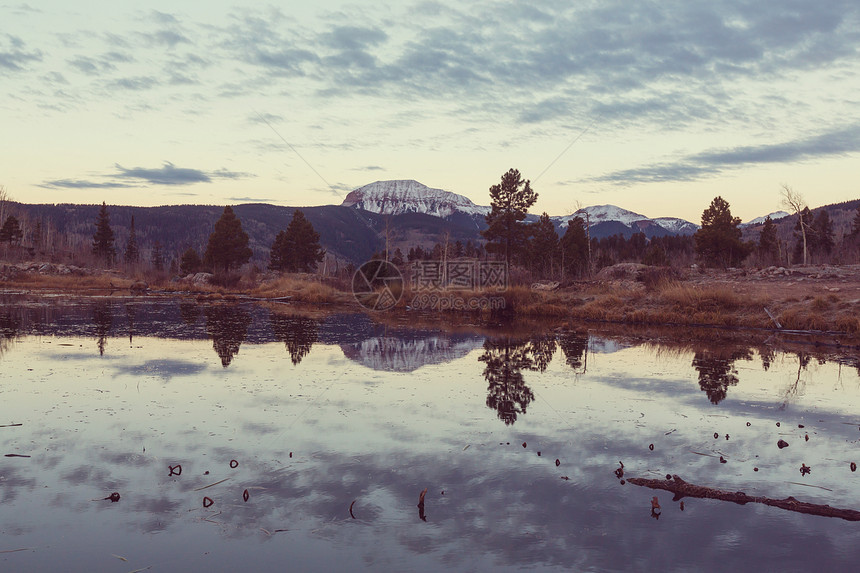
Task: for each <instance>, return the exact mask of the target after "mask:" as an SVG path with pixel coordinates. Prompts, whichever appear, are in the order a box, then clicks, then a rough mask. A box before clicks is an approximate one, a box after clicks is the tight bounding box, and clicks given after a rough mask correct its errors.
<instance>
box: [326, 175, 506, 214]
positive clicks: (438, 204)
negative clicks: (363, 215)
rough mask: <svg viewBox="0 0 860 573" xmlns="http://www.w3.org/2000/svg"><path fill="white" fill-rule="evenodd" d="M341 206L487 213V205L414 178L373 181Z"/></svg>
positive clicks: (373, 210) (374, 210)
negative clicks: (427, 184)
mask: <svg viewBox="0 0 860 573" xmlns="http://www.w3.org/2000/svg"><path fill="white" fill-rule="evenodd" d="M341 206H342V207H352V208H354V209H363V210H365V211H370V212H371V213H379V214H382V215H402V214H404V213H424V214H425V215H432V216H434V217H441V218H443V219H444V218H447V217H451V216H452V215H454V214H456V213H462V214H466V215H471V216H481V217H483V216H484V215H486V214H487V213H489V212H490V208H489V207H481V206H480V205H475V204H474V203H473V202H472V201H471V200H470V199H469V198H468V197H464V196H463V195H458V194H456V193H451V192H450V191H444V190H442V189H433V188H431V187H427V186H426V185H423V184H421V183H419V182H418V181H415V180H414V179H396V180H393V181H375V182H373V183H370V184H368V185H365V186H364V187H359V188H358V189H356V190H354V191H352V192H351V193H350V194H349V195H347V196H346V199H344V200H343V203H341Z"/></svg>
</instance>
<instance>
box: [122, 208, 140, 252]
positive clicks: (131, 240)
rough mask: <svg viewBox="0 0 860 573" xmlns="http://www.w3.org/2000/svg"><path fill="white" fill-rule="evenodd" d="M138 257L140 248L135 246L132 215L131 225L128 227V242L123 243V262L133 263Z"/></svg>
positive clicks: (135, 239)
mask: <svg viewBox="0 0 860 573" xmlns="http://www.w3.org/2000/svg"><path fill="white" fill-rule="evenodd" d="M138 259H140V249H139V248H138V246H137V237H136V236H135V233H134V215H132V216H131V225H130V226H129V228H128V243H126V245H125V262H126V263H128V264H134V263H136V262H137V261H138Z"/></svg>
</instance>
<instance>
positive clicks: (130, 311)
mask: <svg viewBox="0 0 860 573" xmlns="http://www.w3.org/2000/svg"><path fill="white" fill-rule="evenodd" d="M136 314H137V307H135V306H134V305H133V304H131V303H127V304H126V305H125V316H126V318H127V319H128V343H129V344H134V318H135V316H136Z"/></svg>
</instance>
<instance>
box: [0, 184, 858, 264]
mask: <svg viewBox="0 0 860 573" xmlns="http://www.w3.org/2000/svg"><path fill="white" fill-rule="evenodd" d="M858 204H860V199H858V200H854V201H848V202H845V203H840V204H837V205H826V206H823V207H819V208H818V209H815V210H814V212H817V211H818V210H819V209H827V210H828V213H830V216H831V220H832V221H833V223H834V229H835V230H836V233H837V239H838V238H839V237H840V236H841V233H842V232H845V231H844V230H845V229H848V228H850V225H851V222H852V221H853V217H854V211H855V210H856V208H857V205H858ZM9 205H10V207H11V208H13V209H14V210H15V211H18V212H20V213H22V214H25V215H26V216H27V217H28V218H29V220H30V221H31V222H32V223H33V224H34V222H35V221H37V220H42V221H43V222H44V224H45V225H46V226H50V228H51V232H52V233H55V234H54V235H53V236H52V237H51V238H50V240H51V242H52V244H54V245H55V246H56V248H58V249H61V250H68V251H71V252H75V251H77V252H86V251H88V250H89V245H90V244H91V242H92V236H93V232H94V230H95V226H94V225H95V220H96V215H97V213H98V210H99V207H100V206H99V205H76V204H57V205H28V204H21V203H9ZM108 208H109V213H110V221H111V227H112V228H113V230H114V234H115V236H116V246H117V251H118V252H120V253H122V252H123V251H124V250H125V245H126V241H127V240H128V235H129V226H130V223H131V218H132V216H134V219H135V230H136V236H137V241H138V244H139V246H140V248H141V255H142V257H143V258H144V259H147V258H148V257H149V253H150V250H151V249H152V247H153V245H154V244H155V241H160V242H161V244H162V248H163V252H164V253H165V255H166V257H167V259H168V260H169V259H170V258H178V257H179V256H180V254H181V253H182V252H183V251H184V250H185V249H187V248H188V247H193V248H195V249H197V250H198V252H200V253H201V255H202V253H203V251H204V250H205V248H206V243H207V241H208V238H209V234H210V233H211V232H212V229H213V226H214V224H215V221H217V220H218V218H219V217H220V216H221V213H222V211H223V206H216V205H169V206H162V207H129V206H114V205H109V206H108ZM233 210H234V212H235V213H236V215H237V216H238V217H239V219H240V220H241V221H242V227H243V228H244V230H245V231H246V232H247V233H248V235H249V237H250V246H251V249H252V250H253V253H254V255H253V259H252V261H253V262H254V263H255V264H257V265H258V266H259V267H260V268H266V266H267V264H268V259H269V250H270V248H271V245H272V242H273V241H274V239H275V235H276V234H277V233H278V231H280V230H282V229H285V228H286V227H287V225H288V224H289V222H290V220H291V219H292V216H293V212H294V211H295V210H296V207H281V206H277V205H269V204H264V203H248V204H243V205H235V206H234V207H233ZM301 210H302V211H303V212H304V213H305V216H306V217H307V219H308V220H309V221H310V222H311V224H312V225H313V226H314V228H315V229H316V231H317V232H318V233H319V234H320V242H321V243H322V246H323V248H325V249H326V251H327V252H328V254H329V255H330V258H331V259H332V261H331V262H334V261H339V262H343V263H346V262H352V263H355V264H360V263H362V262H364V261H366V260H368V259H369V258H370V257H371V256H372V255H373V254H374V253H375V252H381V251H382V250H384V249H385V248H386V245H387V246H388V248H389V250H390V251H392V252H393V251H394V250H395V249H397V248H400V249H401V251H402V252H403V253H404V254H406V253H407V252H408V249H409V248H410V247H412V246H416V245H420V246H422V247H424V248H432V246H433V245H434V244H435V243H444V242H445V241H448V242H450V243H454V242H456V241H460V242H462V243H464V244H465V243H466V242H468V241H472V242H473V243H475V244H478V243H482V242H483V239H482V238H481V235H480V231H481V230H483V229H486V227H487V224H486V221H485V219H484V215H485V214H486V213H487V212H489V210H490V208H489V207H487V206H481V205H476V204H475V203H473V202H472V201H470V200H469V199H468V198H466V197H464V196H462V195H457V194H456V193H451V192H449V191H444V190H441V189H433V188H430V187H427V186H426V185H423V184H421V183H419V182H417V181H414V180H393V181H376V182H374V183H371V184H368V185H365V186H363V187H359V188H358V189H356V190H354V191H352V192H351V193H349V195H347V197H346V199H345V200H344V202H343V203H342V204H341V205H322V206H317V207H301ZM778 214H779V213H773V214H771V217H772V218H775V217H776V216H777V215H778ZM575 216H580V217H582V218H583V219H584V220H585V219H587V221H588V223H589V224H590V229H589V231H590V235H591V237H593V238H603V237H608V236H611V235H616V234H618V235H623V236H624V237H627V238H629V237H630V236H631V235H633V234H634V233H640V232H641V233H644V234H645V235H646V236H647V237H649V238H650V237H661V236H667V235H691V234H693V233H695V232H696V230H697V229H698V228H699V226H698V225H696V224H695V223H691V222H690V221H685V220H684V219H678V218H675V217H658V218H654V219H651V218H648V217H645V216H644V215H641V214H639V213H635V212H632V211H628V210H626V209H623V208H621V207H617V206H615V205H594V206H590V207H585V208H583V209H580V210H579V211H577V212H576V213H574V214H572V215H565V216H555V217H551V220H552V221H553V223H554V225H555V226H556V230H557V231H558V232H559V234H560V235H562V234H563V233H564V232H565V230H566V227H567V224H568V222H569V221H570V220H571V219H572V218H573V217H575ZM537 219H538V217H537V215H534V214H530V215H529V216H528V219H527V220H528V221H537ZM794 219H795V218H794V217H793V216H785V217H783V218H782V219H780V220H779V221H778V223H777V224H778V227H779V233H780V236H783V237H790V236H791V231H792V229H793V225H794ZM762 221H764V218H763V217H760V218H757V219H754V220H753V221H750V222H749V223H747V224H746V225H744V237H745V239H747V240H753V239H755V238H757V237H758V233H759V231H760V228H761V222H762ZM57 241H59V242H57Z"/></svg>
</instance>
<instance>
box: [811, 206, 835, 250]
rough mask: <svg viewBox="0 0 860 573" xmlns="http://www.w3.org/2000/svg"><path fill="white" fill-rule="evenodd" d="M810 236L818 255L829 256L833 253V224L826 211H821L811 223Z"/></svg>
mask: <svg viewBox="0 0 860 573" xmlns="http://www.w3.org/2000/svg"><path fill="white" fill-rule="evenodd" d="M811 230H812V235H813V236H814V242H815V250H816V251H817V252H818V253H820V254H825V255H829V254H830V253H831V252H832V251H833V245H834V241H833V223H832V222H831V221H830V214H829V213H828V212H827V210H826V209H821V210H820V211H819V212H818V215H816V216H815V218H814V219H813V221H812V229H811Z"/></svg>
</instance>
